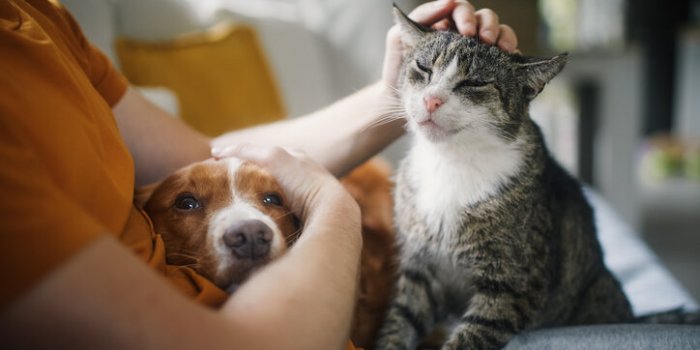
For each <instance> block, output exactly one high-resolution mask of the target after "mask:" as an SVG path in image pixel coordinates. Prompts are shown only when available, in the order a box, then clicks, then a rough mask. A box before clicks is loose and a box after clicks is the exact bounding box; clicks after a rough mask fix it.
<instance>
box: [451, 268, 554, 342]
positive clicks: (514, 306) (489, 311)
mask: <svg viewBox="0 0 700 350" xmlns="http://www.w3.org/2000/svg"><path fill="white" fill-rule="evenodd" d="M482 278H483V280H481V281H478V280H477V282H476V283H475V285H476V293H475V294H474V296H473V297H472V299H471V302H470V305H469V307H468V309H467V310H466V312H465V313H464V314H463V315H462V318H461V319H460V324H459V325H457V326H456V327H455V328H454V329H453V331H452V334H451V335H450V337H449V339H448V340H447V342H445V344H444V345H443V347H442V350H463V349H501V348H502V347H504V346H505V345H506V344H507V343H508V341H510V339H511V338H512V337H513V336H515V335H516V334H518V333H520V332H522V331H523V330H525V329H527V328H529V327H531V326H532V325H533V324H534V323H535V322H536V321H535V320H536V319H538V314H539V312H540V311H541V308H542V305H544V303H545V299H546V297H545V293H544V292H543V290H541V289H540V286H543V285H544V284H543V283H542V282H540V281H537V279H536V280H531V281H530V283H529V284H530V285H533V284H534V285H535V286H536V287H537V288H531V289H528V288H523V289H519V288H515V287H514V285H516V283H509V282H508V281H506V282H496V280H492V279H490V278H484V277H482ZM510 282H513V281H510Z"/></svg>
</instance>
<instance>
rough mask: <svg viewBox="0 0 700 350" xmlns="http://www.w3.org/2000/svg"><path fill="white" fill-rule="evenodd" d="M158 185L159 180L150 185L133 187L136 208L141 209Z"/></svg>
mask: <svg viewBox="0 0 700 350" xmlns="http://www.w3.org/2000/svg"><path fill="white" fill-rule="evenodd" d="M158 185H160V182H156V183H153V184H150V185H146V186H141V187H137V188H135V189H134V206H135V207H136V208H138V209H143V208H144V207H145V206H146V203H148V200H149V199H151V195H152V194H153V191H155V190H156V188H157V187H158Z"/></svg>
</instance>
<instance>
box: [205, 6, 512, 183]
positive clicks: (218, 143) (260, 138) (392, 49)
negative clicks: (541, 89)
mask: <svg viewBox="0 0 700 350" xmlns="http://www.w3.org/2000/svg"><path fill="white" fill-rule="evenodd" d="M387 10H388V9H387ZM410 16H411V17H412V18H413V19H414V20H416V21H418V22H419V23H422V24H424V25H426V26H433V27H434V28H436V29H440V30H448V29H451V30H458V31H459V32H460V33H462V34H463V35H476V34H477V33H478V34H479V36H480V38H481V39H482V40H483V41H484V42H487V43H494V44H497V45H498V46H499V47H500V48H502V49H504V50H508V51H513V50H515V48H516V47H517V37H516V36H515V34H514V32H513V30H512V29H511V28H510V27H508V26H506V25H502V24H499V21H498V16H497V15H496V14H495V13H494V12H493V11H491V10H488V9H484V10H479V11H475V9H474V7H473V6H472V5H471V4H469V3H468V2H466V1H455V0H446V1H439V2H429V3H426V4H423V5H421V6H419V7H417V8H416V9H415V10H414V11H413V12H411V14H410ZM403 52H404V46H403V44H402V42H401V40H400V37H399V35H398V27H396V26H394V27H393V28H392V29H391V30H390V31H389V33H388V34H387V38H386V53H385V61H384V67H383V77H382V80H380V81H379V82H377V83H374V84H372V85H370V86H369V87H367V88H365V89H362V90H360V91H358V92H357V93H355V94H353V95H351V96H348V97H347V98H345V99H343V100H341V101H339V102H337V103H335V104H333V105H331V106H329V107H327V108H324V109H322V110H319V111H317V112H315V113H312V114H310V115H308V116H306V117H300V118H296V119H292V120H286V121H283V122H279V123H276V124H269V125H264V126H260V127H257V128H253V129H246V130H240V131H235V132H232V133H229V134H226V135H224V136H222V137H219V138H217V139H215V140H214V142H213V145H214V146H215V147H214V148H215V149H216V148H219V149H220V148H224V147H225V145H227V144H232V143H237V142H249V143H264V144H275V145H281V146H284V147H289V148H294V149H301V150H303V151H304V152H306V153H307V154H309V155H310V156H311V157H312V158H314V159H316V160H317V161H319V162H320V163H321V164H323V165H324V166H326V167H327V168H328V169H329V170H330V171H331V172H332V173H333V174H335V175H336V176H341V175H344V174H345V173H347V172H348V171H349V170H351V169H352V168H353V167H355V166H356V165H358V164H360V163H361V162H363V161H364V160H366V159H367V158H369V157H370V156H372V155H374V154H376V153H378V152H379V151H381V150H382V149H383V148H384V147H386V146H387V145H389V144H390V143H391V142H393V141H394V140H396V139H397V138H398V137H400V136H401V135H403V133H404V129H403V125H404V121H403V118H402V115H401V113H400V108H399V106H398V104H399V101H398V98H397V96H396V94H395V83H396V76H397V75H398V71H399V66H400V64H401V61H402V57H403Z"/></svg>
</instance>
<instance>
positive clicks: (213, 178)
mask: <svg viewBox="0 0 700 350" xmlns="http://www.w3.org/2000/svg"><path fill="white" fill-rule="evenodd" d="M389 176H390V168H389V166H388V165H387V164H385V163H384V162H382V161H380V160H377V159H375V160H371V161H369V162H367V163H365V164H363V165H361V166H360V167H358V168H357V169H355V170H354V171H353V172H351V173H350V174H349V175H348V176H346V177H345V178H344V179H343V180H342V183H343V185H344V186H345V188H346V189H347V190H348V192H349V193H350V194H351V195H352V196H353V197H354V198H355V200H356V201H357V202H358V204H359V206H360V210H361V212H362V235H363V242H364V244H363V248H362V261H361V278H360V294H359V296H358V303H357V306H356V309H355V319H354V322H353V329H352V332H351V338H352V340H353V342H354V343H355V344H356V345H358V346H360V347H363V348H365V349H368V350H369V349H371V348H372V342H373V340H374V337H375V333H376V330H377V329H378V327H379V326H380V323H381V321H382V320H383V318H384V313H385V311H386V308H387V304H388V302H389V297H390V293H391V289H392V286H393V281H394V278H395V274H394V258H395V249H394V230H393V221H392V216H393V215H392V196H391V191H392V188H393V184H392V182H391V181H390V180H389ZM135 203H136V205H137V206H139V207H142V208H143V209H144V211H145V212H146V213H147V214H148V215H149V217H150V218H151V221H152V222H153V226H154V229H155V231H156V232H157V233H158V234H160V235H161V236H162V237H163V241H164V242H165V249H166V258H167V262H168V263H169V264H172V265H178V266H189V267H191V268H192V269H194V270H195V271H196V272H197V273H199V274H200V275H202V276H204V277H206V278H208V279H209V280H211V281H212V282H214V284H216V285H217V286H218V287H220V288H222V289H224V290H226V291H227V292H229V293H233V292H234V291H235V289H236V288H237V287H238V286H239V285H240V284H241V283H242V282H244V281H245V280H246V278H248V277H249V276H250V275H251V274H252V273H254V272H255V270H257V269H258V268H260V267H261V266H263V265H265V264H266V263H268V262H269V261H271V260H273V259H275V258H277V257H279V256H280V255H282V254H283V253H284V252H285V250H286V249H287V248H288V246H290V245H291V244H293V243H294V241H295V240H296V238H297V237H298V236H299V234H300V232H301V231H300V226H299V222H298V219H297V218H296V217H295V216H294V215H293V214H292V212H291V211H290V209H289V207H288V205H287V204H288V203H287V198H286V197H285V195H284V193H283V192H282V189H281V187H280V186H279V184H278V183H277V181H276V180H275V178H273V177H272V176H271V175H270V174H269V173H268V172H267V171H265V170H264V169H263V168H261V167H259V166H257V165H255V164H253V163H250V162H244V161H241V160H238V159H235V158H225V159H222V160H207V161H204V162H200V163H195V164H193V165H190V166H188V167H186V168H183V169H180V170H178V171H177V172H175V173H174V174H173V175H171V176H169V177H168V178H166V179H165V180H164V181H163V182H161V183H159V184H156V185H152V186H148V187H145V188H142V189H139V190H138V191H137V192H136V194H135Z"/></svg>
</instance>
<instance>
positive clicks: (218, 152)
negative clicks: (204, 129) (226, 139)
mask: <svg viewBox="0 0 700 350" xmlns="http://www.w3.org/2000/svg"><path fill="white" fill-rule="evenodd" d="M225 150H226V147H212V148H211V156H212V157H214V158H219V157H221V156H222V155H223V154H224V151H225Z"/></svg>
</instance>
